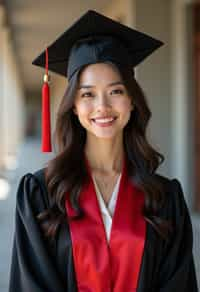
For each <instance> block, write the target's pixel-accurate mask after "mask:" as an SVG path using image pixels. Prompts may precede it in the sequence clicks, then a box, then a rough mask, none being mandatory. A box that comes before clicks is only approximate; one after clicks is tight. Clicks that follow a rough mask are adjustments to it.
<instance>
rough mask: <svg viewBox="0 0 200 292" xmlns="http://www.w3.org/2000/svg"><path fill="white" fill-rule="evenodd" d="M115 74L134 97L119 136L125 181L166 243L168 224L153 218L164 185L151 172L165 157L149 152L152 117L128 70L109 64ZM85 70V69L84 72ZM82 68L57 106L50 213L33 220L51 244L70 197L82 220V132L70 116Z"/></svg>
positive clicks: (49, 166) (48, 176)
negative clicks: (139, 195) (140, 198)
mask: <svg viewBox="0 0 200 292" xmlns="http://www.w3.org/2000/svg"><path fill="white" fill-rule="evenodd" d="M113 65H114V66H116V68H117V69H118V70H119V72H120V74H121V77H122V79H123V81H124V84H125V87H126V89H127V90H128V93H129V96H130V97H132V98H133V97H134V105H135V107H134V111H131V116H130V119H129V121H128V123H127V125H126V126H125V128H124V131H123V145H124V151H125V155H126V159H127V168H128V175H129V176H130V177H131V179H132V180H133V181H134V183H135V184H136V185H137V186H138V187H139V188H140V189H141V190H142V191H143V192H144V193H145V204H144V208H143V215H144V218H145V220H146V221H148V222H149V223H150V224H151V225H152V226H153V228H154V229H155V230H156V232H157V233H158V234H159V235H160V236H161V237H162V238H163V239H165V240H167V239H168V232H169V231H171V225H170V222H169V221H167V220H165V219H162V218H160V217H158V211H159V209H160V208H161V207H162V205H163V203H164V199H165V192H164V188H163V184H162V183H161V182H160V180H159V179H158V176H157V175H155V171H156V169H157V168H158V167H159V165H160V164H161V163H162V162H163V161H164V156H163V155H162V154H160V153H159V152H157V151H156V150H154V149H153V148H152V146H151V145H150V144H149V143H148V141H147V138H146V129H147V125H148V123H149V120H150V118H151V115H152V114H151V111H150V109H149V106H148V104H147V101H146V99H145V95H144V93H143V91H142V89H141V87H140V86H139V84H138V82H137V81H136V80H135V78H134V74H133V70H132V69H131V68H128V67H127V66H122V65H119V64H113ZM84 67H85V66H84ZM84 67H82V68H81V69H79V70H78V71H77V72H75V74H74V75H73V76H72V78H71V80H70V81H69V83H68V86H67V89H66V92H65V94H64V96H63V99H62V101H61V103H60V106H59V109H58V113H57V120H56V127H55V132H54V141H55V145H56V147H57V150H56V151H57V155H56V156H55V157H54V158H53V159H52V160H50V161H49V162H48V163H47V166H46V168H45V180H46V186H47V190H48V196H49V202H50V206H49V209H48V210H46V211H44V212H42V213H40V214H39V215H38V220H39V222H40V224H41V226H42V228H43V230H44V233H45V235H46V236H47V237H48V238H50V239H51V240H52V239H54V238H55V235H56V233H57V231H58V229H59V226H61V225H62V224H63V223H66V216H67V214H66V211H65V199H66V193H69V194H70V201H71V204H72V206H73V208H74V209H75V210H76V211H77V216H76V217H75V218H68V219H69V220H77V219H79V218H81V217H82V216H84V213H83V210H82V209H81V208H80V206H79V204H78V197H79V193H80V189H81V187H82V185H83V184H84V182H86V181H87V180H88V175H87V170H86V165H85V163H84V146H85V142H86V130H85V129H84V128H83V127H82V126H81V124H80V122H79V120H78V117H77V116H76V115H75V114H74V112H73V109H72V108H73V104H74V97H75V94H76V91H77V86H78V83H79V77H80V74H81V72H82V70H83V69H84Z"/></svg>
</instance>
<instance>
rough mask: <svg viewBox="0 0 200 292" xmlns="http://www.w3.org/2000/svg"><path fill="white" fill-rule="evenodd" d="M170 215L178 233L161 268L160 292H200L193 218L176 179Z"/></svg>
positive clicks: (173, 237) (170, 243) (167, 249)
mask: <svg viewBox="0 0 200 292" xmlns="http://www.w3.org/2000/svg"><path fill="white" fill-rule="evenodd" d="M171 183H172V192H171V195H172V198H171V205H170V210H169V214H170V217H172V218H173V221H174V227H175V230H174V232H173V235H172V238H171V240H170V241H169V243H168V244H167V245H166V246H165V252H164V255H163V257H162V260H161V264H160V273H159V289H158V291H159V292H169V291H170V292H175V291H181V292H188V291H190V292H198V288H197V279H196V272H195V265H194V258H193V251H192V248H193V231H192V224H191V218H190V215H189V211H188V208H187V205H186V202H185V199H184V195H183V190H182V187H181V184H180V182H179V181H178V180H177V179H173V180H172V181H171Z"/></svg>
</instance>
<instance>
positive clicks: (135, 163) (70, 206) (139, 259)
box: [9, 11, 197, 292]
mask: <svg viewBox="0 0 200 292" xmlns="http://www.w3.org/2000/svg"><path fill="white" fill-rule="evenodd" d="M83 25H84V27H83ZM105 28H106V29H107V30H106V33H107V34H106V35H105V33H104V34H103V33H102V32H103V31H104V32H105ZM83 32H85V33H83ZM88 32H90V34H88ZM117 35H118V37H117ZM120 35H121V36H123V38H120ZM122 39H123V41H122ZM63 40H65V41H63ZM131 42H132V43H131ZM66 43H67V45H65V44H66ZM160 45H161V42H159V41H157V40H155V39H153V38H151V37H149V36H146V35H144V34H142V33H139V32H136V31H134V30H132V29H130V28H127V27H126V26H123V25H121V24H119V23H117V22H114V21H112V20H110V19H108V18H106V17H105V16H103V15H100V14H98V13H96V12H95V11H88V12H87V13H86V14H85V15H84V16H82V18H80V19H79V21H77V22H76V23H75V24H74V25H73V26H72V27H71V28H70V29H69V30H68V31H67V33H65V34H64V35H62V36H61V38H59V39H57V40H56V42H55V43H54V44H52V45H51V46H50V47H49V48H48V50H49V55H50V56H49V68H50V70H52V71H55V72H57V73H60V74H63V75H65V76H66V75H67V78H68V82H69V83H68V87H67V91H66V93H65V95H64V97H63V100H62V101H61V104H60V107H59V110H58V115H57V121H56V129H55V138H56V142H57V145H58V153H57V155H56V157H55V158H54V159H52V160H51V161H49V162H48V164H47V166H46V167H45V168H43V169H40V170H38V171H37V172H35V173H33V174H31V173H28V174H26V175H24V176H23V177H22V179H21V181H20V184H19V188H18V192H17V207H16V231H15V238H14V246H13V257H12V266H11V275H10V289H9V291H10V292H13V291H20V292H24V291H29V292H58V291H59V292H62V291H63V292H64V291H70V292H72V291H81V292H83V291H88V292H89V291H90V292H100V291H101V292H102V291H105V292H108V291H115V292H132V291H137V292H147V291H148V292H150V291H154V292H155V291H158V292H169V291H170V292H173V291H177V290H180V291H182V292H184V291H185V292H186V291H193V292H196V291H197V282H196V275H195V269H194V261H193V254H192V236H193V235H192V226H191V220H190V216H189V212H188V209H187V205H186V203H185V200H184V195H183V191H182V187H181V185H180V182H179V181H178V180H177V179H169V178H167V177H164V176H161V175H159V174H156V169H157V168H158V166H159V165H160V164H161V163H162V162H163V161H164V157H163V155H161V154H160V153H158V152H157V151H155V150H154V149H153V148H152V147H151V146H150V145H149V143H148V141H147V139H146V129H147V125H148V122H149V119H150V117H151V112H150V109H149V107H148V104H147V102H146V99H145V97H144V94H143V91H142V89H141V88H140V86H139V84H138V83H137V81H136V80H135V78H134V70H133V68H134V67H135V66H136V65H137V64H138V63H139V62H141V61H142V60H143V59H144V58H145V57H146V56H148V55H149V54H150V53H152V51H153V50H155V49H156V48H158V47H159V46H160ZM63 48H64V49H63ZM59 50H60V51H59ZM62 50H64V51H65V54H66V56H67V58H66V57H65V58H64V57H62ZM58 55H59V58H58ZM56 58H58V59H56ZM61 62H64V65H63V64H62V65H61V64H60V63H61ZM34 63H35V64H37V65H40V66H44V54H42V55H41V56H40V57H39V59H36V61H34ZM66 68H67V69H66ZM66 70H67V74H66Z"/></svg>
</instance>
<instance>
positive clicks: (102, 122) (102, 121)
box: [92, 117, 117, 127]
mask: <svg viewBox="0 0 200 292" xmlns="http://www.w3.org/2000/svg"><path fill="white" fill-rule="evenodd" d="M116 119H117V117H109V118H96V119H92V121H93V123H95V124H96V125H98V126H100V127H108V126H111V125H112V124H113V123H114V121H115V120H116Z"/></svg>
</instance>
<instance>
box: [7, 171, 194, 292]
mask: <svg viewBox="0 0 200 292" xmlns="http://www.w3.org/2000/svg"><path fill="white" fill-rule="evenodd" d="M43 174H44V173H43V169H41V170H39V171H37V172H35V173H33V174H30V173H28V174H26V175H24V176H23V177H22V178H21V180H20V183H19V187H18V190H17V203H16V218H15V224H16V226H15V235H14V243H13V253H12V263H11V270H10V286H9V292H75V291H77V285H76V275H75V270H74V262H73V253H72V241H71V237H70V231H69V226H68V224H67V221H66V224H65V225H63V226H62V228H60V230H59V233H58V235H57V238H56V241H55V242H54V244H53V245H52V244H50V243H49V242H48V241H47V240H45V239H44V237H43V235H42V232H41V230H40V228H39V226H38V223H37V221H36V215H37V214H38V213H40V212H41V211H43V210H45V209H46V208H48V196H47V191H46V188H45V184H44V176H43ZM159 177H160V179H161V180H162V182H163V183H164V185H165V190H166V195H167V202H166V204H165V206H164V207H163V209H162V210H161V212H160V216H161V217H163V218H168V219H172V220H173V222H174V225H175V231H174V233H173V236H172V237H171V239H170V241H169V242H168V243H166V242H165V241H164V240H161V238H160V236H158V234H157V233H156V232H155V230H154V229H153V227H152V226H151V225H150V224H149V223H147V228H146V241H145V246H144V254H143V258H142V264H141V268H140V274H139V282H138V287H137V292H177V291H181V292H188V291H190V292H197V291H198V289H197V280H196V274H195V268H194V260H193V254H192V244H193V234H192V226H191V220H190V216H189V212H188V209H187V205H186V203H185V200H184V196H183V191H182V188H181V185H180V183H179V181H178V180H177V179H172V180H170V179H168V178H166V177H163V176H160V175H159ZM94 292H95V291H94ZM102 292H107V291H102ZM122 292H126V291H122Z"/></svg>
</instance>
